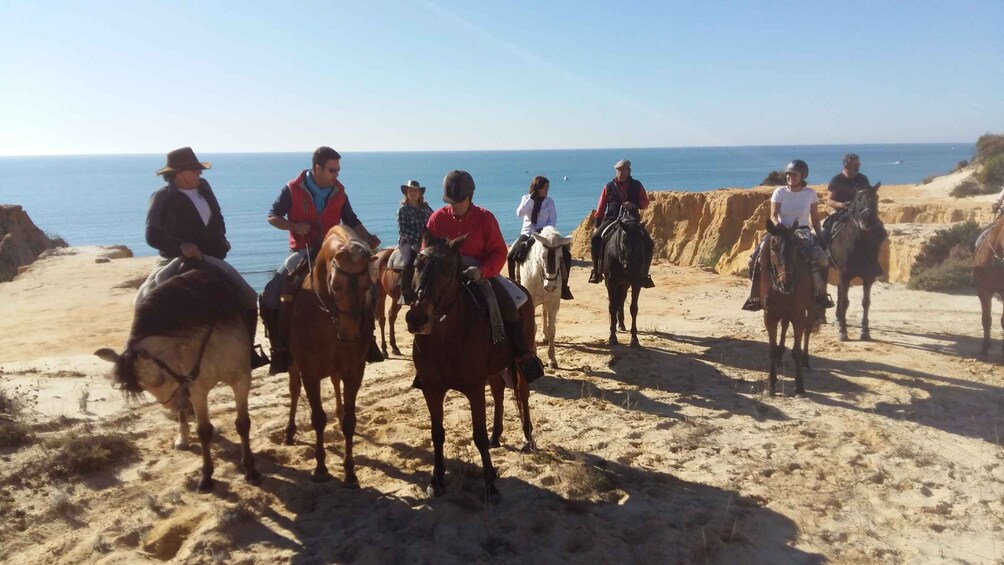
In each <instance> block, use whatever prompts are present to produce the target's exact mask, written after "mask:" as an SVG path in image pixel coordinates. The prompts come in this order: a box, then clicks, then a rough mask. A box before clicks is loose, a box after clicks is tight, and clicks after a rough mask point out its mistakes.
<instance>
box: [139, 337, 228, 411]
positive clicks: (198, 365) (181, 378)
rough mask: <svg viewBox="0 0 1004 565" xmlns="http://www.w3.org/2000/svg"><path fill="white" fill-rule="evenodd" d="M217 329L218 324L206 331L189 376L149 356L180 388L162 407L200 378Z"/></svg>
mask: <svg viewBox="0 0 1004 565" xmlns="http://www.w3.org/2000/svg"><path fill="white" fill-rule="evenodd" d="M215 327H216V322H213V323H211V324H209V329H207V330H206V335H204V336H203V337H202V344H201V345H200V346H199V356H198V357H196V358H195V365H193V366H192V370H191V371H189V372H188V374H187V375H181V374H179V373H178V372H177V371H175V370H174V369H172V368H171V367H170V366H169V365H168V364H167V363H165V362H163V361H161V360H160V359H159V358H157V357H155V356H153V355H149V358H150V361H153V363H154V364H155V365H157V366H158V367H160V369H161V370H162V371H164V372H166V373H167V374H168V375H171V377H172V378H173V379H174V380H175V382H177V383H178V388H176V389H174V392H172V393H171V396H169V397H168V399H167V400H165V401H163V402H160V401H158V402H160V404H161V405H162V406H167V405H168V404H170V403H171V401H172V400H174V397H175V396H177V395H178V392H180V391H181V390H185V391H186V392H187V391H188V389H189V388H191V386H192V383H194V382H195V379H197V378H199V372H200V371H201V369H202V357H203V356H204V355H205V354H206V345H208V344H209V336H211V335H213V329H215Z"/></svg>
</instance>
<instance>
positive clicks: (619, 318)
mask: <svg viewBox="0 0 1004 565" xmlns="http://www.w3.org/2000/svg"><path fill="white" fill-rule="evenodd" d="M625 300H627V288H625V289H624V296H623V297H622V298H621V299H620V301H619V303H620V307H619V308H618V309H617V329H618V330H620V331H622V332H626V331H627V327H625V326H624V301H625Z"/></svg>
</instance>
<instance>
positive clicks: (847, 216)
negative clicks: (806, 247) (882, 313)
mask: <svg viewBox="0 0 1004 565" xmlns="http://www.w3.org/2000/svg"><path fill="white" fill-rule="evenodd" d="M880 186H882V183H878V184H876V185H875V186H869V187H867V188H863V189H861V190H859V191H858V192H857V194H855V195H854V200H852V201H851V202H850V203H848V205H847V208H846V210H847V211H846V212H845V213H843V214H842V216H843V217H842V218H838V219H836V221H834V222H833V225H832V226H831V230H832V232H831V235H830V238H829V239H830V243H829V252H830V261H831V262H832V264H833V266H834V267H835V268H836V269H837V270H838V271H839V272H840V280H839V282H838V283H837V321H838V322H839V323H840V341H847V306H848V305H849V304H850V300H849V299H848V297H847V290H848V289H849V288H850V286H851V281H852V280H854V279H855V278H860V279H861V282H862V283H863V291H864V294H863V295H862V297H861V308H862V314H861V340H862V341H868V340H870V339H871V334H870V333H869V331H868V307H869V306H871V302H872V300H871V292H872V283H874V282H875V279H877V278H878V277H880V276H882V275H883V271H882V267H881V266H879V261H878V256H879V249H880V248H881V247H882V242H883V241H885V239H886V237H887V236H888V234H887V233H886V231H885V226H883V225H882V221H881V220H879V217H878V189H879V187H880Z"/></svg>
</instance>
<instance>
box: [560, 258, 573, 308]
mask: <svg viewBox="0 0 1004 565" xmlns="http://www.w3.org/2000/svg"><path fill="white" fill-rule="evenodd" d="M571 270H572V251H571V249H569V246H568V245H562V246H561V299H562V300H574V299H575V297H574V296H572V289H570V288H568V277H569V275H570V274H571Z"/></svg>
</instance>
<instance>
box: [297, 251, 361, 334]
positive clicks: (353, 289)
mask: <svg viewBox="0 0 1004 565" xmlns="http://www.w3.org/2000/svg"><path fill="white" fill-rule="evenodd" d="M310 256H311V253H310V247H309V246H308V247H307V265H308V273H309V276H310V280H311V282H313V280H314V262H313V261H311V260H310ZM331 264H332V266H333V267H334V269H335V272H336V273H338V274H340V275H342V276H344V277H345V278H347V279H348V281H349V293H350V295H352V296H354V295H355V294H356V293H357V291H358V290H359V277H361V276H363V275H364V274H366V273H368V272H369V266H368V265H367V266H366V267H365V268H363V270H361V271H359V272H358V273H353V272H350V271H346V270H345V269H342V268H341V267H339V266H338V262H336V261H335V260H332V261H331ZM325 284H327V281H325ZM317 286H318V285H316V284H311V290H313V292H314V296H315V297H316V298H317V307H318V308H320V309H321V311H322V312H324V313H325V314H327V315H328V318H330V319H331V322H332V323H333V324H338V320H339V317H340V315H345V316H349V317H355V313H356V311H355V309H351V310H342V309H341V308H339V307H338V304H337V303H335V304H332V305H331V306H329V305H327V304H325V303H324V299H323V298H322V297H321V293H320V291H318V289H317Z"/></svg>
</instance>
